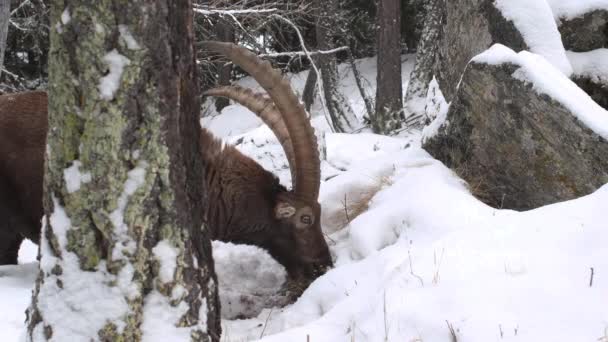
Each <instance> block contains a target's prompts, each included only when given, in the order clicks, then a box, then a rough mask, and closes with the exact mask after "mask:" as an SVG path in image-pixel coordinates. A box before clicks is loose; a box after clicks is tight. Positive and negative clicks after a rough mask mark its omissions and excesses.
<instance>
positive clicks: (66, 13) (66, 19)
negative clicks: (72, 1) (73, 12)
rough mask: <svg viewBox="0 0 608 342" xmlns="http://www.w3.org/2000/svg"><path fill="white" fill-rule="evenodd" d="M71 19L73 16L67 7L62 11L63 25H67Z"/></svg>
mask: <svg viewBox="0 0 608 342" xmlns="http://www.w3.org/2000/svg"><path fill="white" fill-rule="evenodd" d="M71 19H72V17H71V16H70V9H69V8H67V7H66V8H65V9H64V10H63V12H62V13H61V23H62V24H63V25H67V24H68V23H69V22H70V20H71Z"/></svg>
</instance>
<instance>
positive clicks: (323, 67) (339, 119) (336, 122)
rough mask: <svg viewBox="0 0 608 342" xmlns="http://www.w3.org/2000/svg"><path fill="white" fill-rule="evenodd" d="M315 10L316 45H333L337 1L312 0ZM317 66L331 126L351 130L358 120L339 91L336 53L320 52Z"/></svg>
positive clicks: (323, 48)
mask: <svg viewBox="0 0 608 342" xmlns="http://www.w3.org/2000/svg"><path fill="white" fill-rule="evenodd" d="M314 4H315V7H316V8H317V9H318V12H319V15H318V21H317V25H316V36H317V45H318V49H319V50H330V49H333V48H335V47H336V46H335V43H334V37H333V34H332V31H331V30H332V28H335V27H336V13H337V11H338V0H327V1H322V0H315V3H314ZM318 61H319V63H318V66H319V70H320V72H321V82H322V84H323V96H324V98H325V105H326V106H327V110H328V112H329V116H330V118H331V121H332V122H330V125H331V126H332V128H333V130H334V131H335V132H352V131H353V130H355V129H357V128H358V126H359V123H358V120H357V118H356V116H355V113H354V112H353V110H352V108H351V107H350V105H349V104H348V101H347V100H346V98H345V97H344V95H342V94H341V93H340V91H339V90H338V85H339V78H338V66H337V62H336V56H335V54H326V55H324V54H321V55H319V56H318Z"/></svg>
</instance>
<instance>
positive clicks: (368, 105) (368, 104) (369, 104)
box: [348, 49, 374, 118]
mask: <svg viewBox="0 0 608 342" xmlns="http://www.w3.org/2000/svg"><path fill="white" fill-rule="evenodd" d="M348 63H349V64H350V68H351V69H352V70H353V76H354V77H355V84H357V88H358V89H359V93H360V94H361V98H362V99H363V103H365V111H366V117H367V118H369V117H371V116H372V115H373V113H374V100H373V99H372V98H371V97H370V96H368V95H367V92H366V91H365V87H364V86H363V76H362V75H361V73H360V72H359V68H357V62H356V61H355V57H353V54H352V49H350V50H349V51H348Z"/></svg>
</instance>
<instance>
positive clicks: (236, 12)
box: [194, 7, 278, 16]
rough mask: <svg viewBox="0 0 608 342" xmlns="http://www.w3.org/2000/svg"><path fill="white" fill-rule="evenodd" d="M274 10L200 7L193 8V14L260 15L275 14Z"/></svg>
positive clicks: (275, 10)
mask: <svg viewBox="0 0 608 342" xmlns="http://www.w3.org/2000/svg"><path fill="white" fill-rule="evenodd" d="M277 11H278V9H276V8H261V9H241V10H223V9H204V8H200V7H194V12H196V13H199V14H203V15H213V14H219V15H231V16H232V15H248V14H262V13H272V12H277Z"/></svg>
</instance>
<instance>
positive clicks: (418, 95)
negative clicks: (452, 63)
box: [405, 0, 445, 116]
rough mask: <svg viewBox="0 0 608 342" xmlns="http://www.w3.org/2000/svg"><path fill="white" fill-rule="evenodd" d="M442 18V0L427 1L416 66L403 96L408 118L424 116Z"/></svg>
mask: <svg viewBox="0 0 608 342" xmlns="http://www.w3.org/2000/svg"><path fill="white" fill-rule="evenodd" d="M444 16H445V5H444V0H429V1H428V2H427V3H426V4H425V18H426V20H425V21H424V26H423V28H422V35H421V39H420V43H419V44H418V51H417V54H416V64H415V65H414V70H412V73H411V75H410V82H409V85H408V87H407V92H406V95H405V107H406V110H407V112H408V114H409V115H410V116H425V115H426V114H425V112H426V109H425V107H426V98H427V93H428V89H429V84H430V83H431V80H432V79H433V75H434V71H435V63H436V58H437V51H438V48H439V47H438V45H437V44H438V42H439V41H440V37H441V31H442V26H441V25H442V20H443V18H444Z"/></svg>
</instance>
